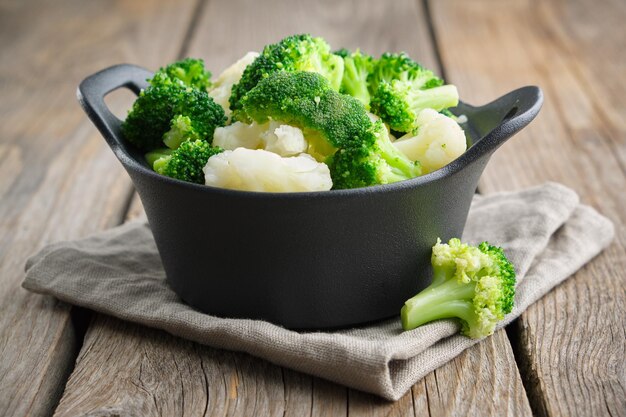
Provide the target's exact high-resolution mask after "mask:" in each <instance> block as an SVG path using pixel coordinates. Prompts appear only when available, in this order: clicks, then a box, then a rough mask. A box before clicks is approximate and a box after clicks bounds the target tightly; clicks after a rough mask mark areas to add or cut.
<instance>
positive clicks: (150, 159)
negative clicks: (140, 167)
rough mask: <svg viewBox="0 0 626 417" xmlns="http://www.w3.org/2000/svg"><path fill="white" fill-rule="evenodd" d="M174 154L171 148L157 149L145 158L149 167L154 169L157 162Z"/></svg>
mask: <svg viewBox="0 0 626 417" xmlns="http://www.w3.org/2000/svg"><path fill="white" fill-rule="evenodd" d="M172 152H173V150H172V149H169V148H159V149H155V150H153V151H150V152H148V153H147V154H146V155H145V156H144V157H145V159H146V162H147V163H148V165H150V167H151V168H153V169H154V163H155V162H156V161H157V160H159V159H161V158H163V157H165V156H168V155H171V154H172Z"/></svg>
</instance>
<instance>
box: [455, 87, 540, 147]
mask: <svg viewBox="0 0 626 417" xmlns="http://www.w3.org/2000/svg"><path fill="white" fill-rule="evenodd" d="M542 104H543V93H542V91H541V89H540V88H539V87H536V86H526V87H522V88H518V89H517V90H514V91H511V92H510V93H508V94H505V95H504V96H502V97H500V98H498V99H496V100H494V101H492V102H491V103H488V104H485V105H483V106H479V107H473V106H470V105H468V104H464V103H462V105H460V106H459V107H457V108H456V109H455V110H454V113H455V114H457V115H461V114H467V115H468V117H469V119H470V122H469V123H470V129H471V130H472V133H473V134H474V135H475V137H476V138H477V139H476V141H475V142H474V143H473V144H472V146H471V147H470V148H469V149H468V150H467V151H466V152H465V154H464V155H463V157H464V158H469V159H476V158H479V157H482V156H485V155H490V154H491V153H493V152H494V151H495V150H496V149H498V148H499V147H500V146H501V145H502V144H503V143H504V142H506V141H507V140H508V139H510V138H511V137H512V136H513V135H515V134H516V133H517V132H519V131H520V130H522V129H523V128H524V127H526V126H527V125H528V124H529V123H530V122H531V121H532V120H533V119H534V118H535V117H536V116H537V114H538V113H539V110H540V109H541V106H542Z"/></svg>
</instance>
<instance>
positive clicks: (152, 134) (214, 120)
mask: <svg viewBox="0 0 626 417" xmlns="http://www.w3.org/2000/svg"><path fill="white" fill-rule="evenodd" d="M180 115H182V116H186V117H187V119H185V120H184V122H185V123H187V122H188V124H189V128H188V129H187V130H188V133H189V132H193V135H191V134H190V135H191V138H200V139H204V140H206V141H208V142H209V143H210V142H211V141H212V139H213V132H214V131H215V128H216V127H218V126H224V124H225V123H226V117H225V116H224V109H222V106H220V105H219V104H217V103H215V102H214V101H213V99H212V98H211V97H209V95H208V94H207V92H206V91H202V90H199V89H196V88H192V87H185V86H182V85H180V84H175V83H170V84H162V85H154V86H149V87H148V88H146V89H145V90H143V91H142V92H141V93H140V94H139V97H137V100H135V103H134V104H133V107H132V108H131V109H130V111H129V113H128V116H127V117H126V120H125V121H124V123H122V133H123V135H124V137H125V138H126V140H128V141H129V142H130V143H132V144H133V145H134V146H136V147H137V148H139V149H142V150H145V151H150V150H152V149H156V148H158V147H160V146H161V145H162V143H163V139H164V135H166V133H167V132H168V131H170V129H174V130H176V129H178V128H180V127H181V126H180V122H181V120H178V119H177V117H178V116H180ZM174 119H175V120H174ZM179 133H180V132H178V133H177V132H172V135H173V136H176V135H178V134H179ZM166 139H167V135H166ZM167 140H168V142H170V145H171V144H173V143H175V142H178V141H179V139H176V140H174V138H173V137H172V138H171V139H167ZM172 146H173V145H172Z"/></svg>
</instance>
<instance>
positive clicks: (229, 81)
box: [209, 52, 259, 117]
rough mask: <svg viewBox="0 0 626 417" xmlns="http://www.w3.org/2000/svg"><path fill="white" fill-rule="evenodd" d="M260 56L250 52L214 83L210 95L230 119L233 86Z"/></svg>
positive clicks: (227, 69)
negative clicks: (230, 100)
mask: <svg viewBox="0 0 626 417" xmlns="http://www.w3.org/2000/svg"><path fill="white" fill-rule="evenodd" d="M257 56H259V54H258V53H257V52H248V53H247V54H245V55H244V56H243V57H242V58H240V59H239V61H237V62H235V63H234V64H233V65H231V66H230V67H228V68H226V69H225V70H224V71H223V72H222V73H221V74H220V75H219V76H218V77H217V79H215V81H213V86H212V88H211V90H210V91H209V95H210V96H211V97H212V98H213V100H215V102H216V103H217V104H219V105H220V106H222V107H223V108H224V113H225V114H226V117H230V103H229V102H228V99H229V98H230V93H231V90H232V89H233V85H235V84H237V83H238V82H239V79H240V78H241V74H243V71H244V70H245V69H246V67H247V66H248V65H250V64H251V63H252V61H254V60H255V59H256V57H257Z"/></svg>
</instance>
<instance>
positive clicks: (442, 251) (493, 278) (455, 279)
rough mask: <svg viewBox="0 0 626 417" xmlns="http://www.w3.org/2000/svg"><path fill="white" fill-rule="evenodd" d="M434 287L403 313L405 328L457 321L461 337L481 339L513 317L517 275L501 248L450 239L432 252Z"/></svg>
mask: <svg viewBox="0 0 626 417" xmlns="http://www.w3.org/2000/svg"><path fill="white" fill-rule="evenodd" d="M431 262H432V266H433V281H432V283H431V284H430V285H429V286H428V287H427V288H426V289H424V290H423V291H421V292H420V293H419V294H417V295H416V296H414V297H412V298H410V299H409V300H407V301H406V303H405V304H404V307H402V310H401V314H400V315H401V319H402V327H403V328H404V329H405V330H410V329H414V328H416V327H419V326H421V325H423V324H425V323H429V322H431V321H434V320H439V319H447V318H458V319H460V320H461V323H462V333H463V334H464V335H466V336H468V337H471V338H474V339H476V338H481V337H485V336H488V335H490V334H492V333H493V332H494V329H495V326H496V324H497V323H498V322H499V321H500V320H502V319H503V318H504V315H505V314H508V313H510V312H511V310H512V308H513V301H514V298H515V270H514V268H513V265H512V264H511V262H509V260H508V259H507V258H506V256H505V254H504V251H503V250H502V249H501V248H498V247H496V246H492V245H490V244H489V243H487V242H483V243H481V244H480V245H478V247H476V246H471V245H468V244H464V243H461V241H460V240H459V239H450V241H449V242H448V244H444V243H441V241H439V240H438V241H437V244H436V245H435V246H434V247H433V252H432V259H431Z"/></svg>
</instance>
